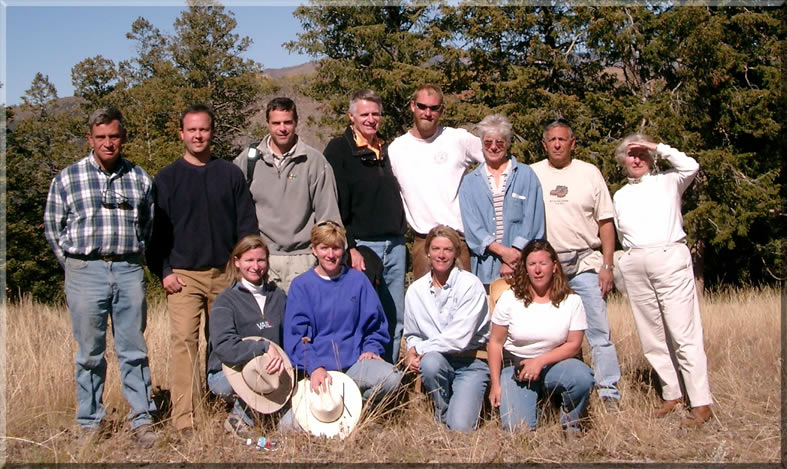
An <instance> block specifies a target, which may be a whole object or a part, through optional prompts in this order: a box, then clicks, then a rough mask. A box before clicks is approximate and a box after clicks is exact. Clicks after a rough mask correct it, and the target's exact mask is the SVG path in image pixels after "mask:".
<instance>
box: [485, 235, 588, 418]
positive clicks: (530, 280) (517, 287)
mask: <svg viewBox="0 0 787 469" xmlns="http://www.w3.org/2000/svg"><path fill="white" fill-rule="evenodd" d="M585 329H587V320H586V319H585V309H584V307H583V306H582V300H581V298H580V297H579V295H576V294H574V293H573V292H572V291H571V289H570V288H569V286H568V281H567V280H566V277H565V275H564V274H563V269H562V267H561V265H560V262H558V258H557V253H555V250H554V249H553V248H552V246H551V245H550V244H549V243H548V242H546V241H544V240H534V241H531V242H530V243H528V244H527V246H525V248H524V249H523V250H522V257H521V258H520V260H519V263H518V264H517V267H516V270H515V271H514V276H513V282H512V285H511V289H510V290H507V291H505V292H504V293H503V294H502V295H500V298H499V299H498V300H497V303H496V304H495V311H494V313H493V315H492V334H491V337H490V338H489V346H488V347H487V349H488V351H489V372H490V374H491V385H490V387H489V401H490V402H491V404H492V406H493V407H500V422H501V424H502V425H503V428H505V429H506V430H508V431H514V430H516V429H518V428H520V427H522V426H525V425H526V426H527V427H529V428H530V429H531V430H535V428H536V425H537V423H538V415H539V409H538V405H537V404H538V401H539V400H540V399H546V398H547V397H548V396H550V395H553V394H557V395H559V396H560V397H561V411H560V424H561V425H562V426H563V429H564V430H566V431H567V432H579V431H580V430H581V428H580V426H579V419H580V417H581V416H582V413H583V412H584V410H585V408H586V407H587V404H588V400H589V398H590V391H592V390H593V385H594V383H593V371H592V370H591V369H590V367H588V366H587V365H586V364H585V363H583V362H582V361H581V360H578V359H576V358H574V357H575V356H576V355H577V353H578V352H579V349H580V347H582V338H583V337H584V335H585ZM503 366H504V368H503V370H502V372H501V370H500V369H501V367H503ZM546 400H548V399H546Z"/></svg>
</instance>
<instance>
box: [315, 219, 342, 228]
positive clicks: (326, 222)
mask: <svg viewBox="0 0 787 469" xmlns="http://www.w3.org/2000/svg"><path fill="white" fill-rule="evenodd" d="M314 226H332V227H334V228H341V227H342V226H341V225H340V224H338V223H336V222H335V221H333V220H323V221H321V222H319V223H317V224H316V225H314Z"/></svg>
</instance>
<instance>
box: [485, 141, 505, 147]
mask: <svg viewBox="0 0 787 469" xmlns="http://www.w3.org/2000/svg"><path fill="white" fill-rule="evenodd" d="M492 145H497V146H498V147H499V148H502V147H505V146H506V142H505V141H504V140H498V139H494V140H493V139H490V140H484V148H492Z"/></svg>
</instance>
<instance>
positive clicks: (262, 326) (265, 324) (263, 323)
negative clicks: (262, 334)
mask: <svg viewBox="0 0 787 469" xmlns="http://www.w3.org/2000/svg"><path fill="white" fill-rule="evenodd" d="M271 327H273V324H272V323H271V322H270V321H260V322H258V323H257V328H258V329H259V330H263V329H270V328H271Z"/></svg>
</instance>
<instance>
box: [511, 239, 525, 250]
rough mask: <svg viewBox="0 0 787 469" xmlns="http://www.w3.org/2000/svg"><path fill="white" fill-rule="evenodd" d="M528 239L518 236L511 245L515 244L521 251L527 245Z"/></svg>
mask: <svg viewBox="0 0 787 469" xmlns="http://www.w3.org/2000/svg"><path fill="white" fill-rule="evenodd" d="M528 241H529V240H528V239H525V238H523V237H521V236H517V237H516V238H514V242H513V243H511V246H513V247H515V248H517V249H519V250H520V251H521V250H522V248H524V247H525V245H526V244H527V242H528Z"/></svg>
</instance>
